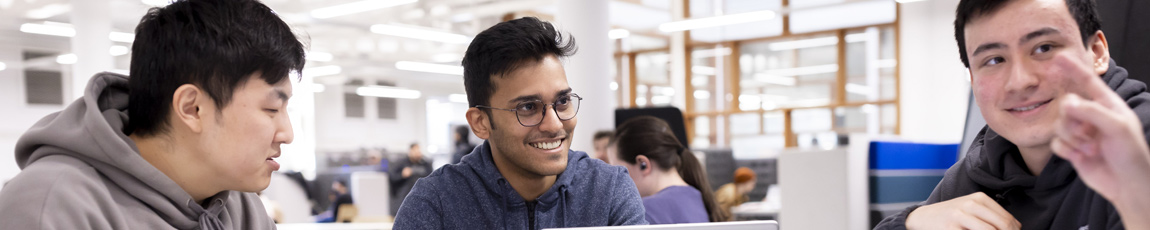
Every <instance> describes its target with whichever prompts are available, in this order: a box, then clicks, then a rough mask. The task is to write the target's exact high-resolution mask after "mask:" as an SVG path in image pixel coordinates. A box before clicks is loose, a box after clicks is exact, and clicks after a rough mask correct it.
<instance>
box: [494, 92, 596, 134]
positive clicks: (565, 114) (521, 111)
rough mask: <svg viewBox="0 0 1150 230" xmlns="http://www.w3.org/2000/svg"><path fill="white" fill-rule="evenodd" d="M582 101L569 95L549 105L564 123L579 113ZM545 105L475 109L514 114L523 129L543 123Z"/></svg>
mask: <svg viewBox="0 0 1150 230" xmlns="http://www.w3.org/2000/svg"><path fill="white" fill-rule="evenodd" d="M580 101H583V97H580V96H579V95H578V94H574V93H569V94H566V95H563V96H560V97H559V98H558V99H555V102H554V103H551V108H552V109H553V110H555V115H558V117H559V120H561V121H566V120H571V119H572V118H575V114H576V113H578V112H579V102H580ZM545 106H547V105H546V104H544V103H543V101H540V100H534V101H525V102H520V103H519V104H517V105H515V108H514V109H501V108H495V107H491V106H484V105H476V106H474V107H476V108H485V109H498V110H503V111H511V112H515V118H517V119H519V124H520V125H523V126H524V127H535V126H537V125H539V124H540V123H543V117H545V116H546V115H547V110H546V107H545Z"/></svg>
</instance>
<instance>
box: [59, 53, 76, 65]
mask: <svg viewBox="0 0 1150 230" xmlns="http://www.w3.org/2000/svg"><path fill="white" fill-rule="evenodd" d="M76 58H77V57H76V54H64V55H60V56H56V63H60V64H65V65H71V64H76Z"/></svg>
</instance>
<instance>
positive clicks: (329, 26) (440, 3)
mask: <svg viewBox="0 0 1150 230" xmlns="http://www.w3.org/2000/svg"><path fill="white" fill-rule="evenodd" d="M71 1H73V0H0V44H5V45H15V46H19V47H20V48H21V49H22V50H27V51H36V52H44V53H56V54H64V53H69V52H70V51H69V50H70V43H69V38H66V37H56V36H49V35H38V34H29V33H23V32H20V31H19V28H20V25H21V24H24V23H40V22H44V21H52V22H63V23H68V22H69V21H70V19H69V18H70V12H71V10H75V9H71V4H70V3H71ZM107 1H108V2H109V4H111V6H110V8H111V12H112V13H111V16H112V18H113V19H112V22H113V25H112V27H113V28H112V30H113V31H119V32H131V31H132V30H133V29H134V28H135V26H136V24H137V22H138V21H139V19H140V17H141V16H143V14H144V13H145V12H146V11H147V9H148V8H150V7H151V6H150V5H147V4H145V3H144V2H142V1H141V0H107ZM355 1H359V0H263V2H264V3H265V4H267V5H268V6H270V7H271V8H272V9H273V10H275V11H276V12H277V13H279V14H280V15H281V17H282V18H283V19H284V20H285V21H286V22H287V23H288V24H289V25H291V26H292V27H293V28H294V30H295V31H296V33H297V35H299V36H300V37H301V39H302V40H304V42H305V44H307V45H308V46H309V48H310V51H318V52H326V53H331V54H332V56H333V60H332V61H328V62H310V63H308V65H309V66H320V65H339V66H341V67H342V69H343V73H342V74H341V75H344V76H349V77H355V78H375V79H395V78H409V79H416V80H420V81H423V80H426V81H432V82H440V81H442V82H461V80H460V79H459V77H458V76H452V75H442V74H427V73H418V72H410V71H402V70H397V69H395V68H394V63H395V62H396V61H420V62H439V63H444V64H454V65H458V64H459V60H460V59H461V58H462V54H463V52H464V50H465V49H466V44H448V43H441V42H433V41H424V40H416V39H410V38H403V37H395V36H387V35H381V34H375V33H371V32H370V30H369V28H370V27H371V25H374V24H402V25H413V26H420V27H429V28H435V29H439V30H443V31H449V32H453V33H458V34H462V35H466V36H474V35H475V34H476V33H478V32H480V31H482V29H485V28H487V27H490V26H491V25H494V24H495V23H498V22H499V21H500V20H501V18H502V17H503V15H505V14H508V13H521V14H522V13H524V12H527V13H537V14H545V15H546V14H550V15H554V13H555V7H554V6H555V1H556V0H420V1H418V2H415V3H411V4H405V5H400V6H394V7H389V8H384V9H379V10H373V11H367V12H363V13H356V14H351V15H345V16H338V17H333V18H327V19H316V18H313V17H312V16H310V14H309V12H310V11H311V10H314V9H317V8H322V7H327V6H333V5H338V4H343V3H349V2H355ZM668 3H669V0H642V1H636V0H613V1H611V2H610V3H609V8H610V9H611V10H610V12H606V13H605V14H604V15H603V16H606V17H610V21H611V22H612V24H613V26H612V27H614V28H625V29H629V30H632V31H633V34H635V33H639V34H644V33H646V34H648V35H658V34H659V33H658V32H656V29H655V28H656V27H657V26H658V25H659V24H661V23H664V22H669V21H670V20H671V18H670V13H669V12H668V11H667V10H666V7H667V5H668ZM30 12H32V13H31V14H30ZM37 13H39V14H41V15H45V16H48V17H46V18H33V17H30V16H35V15H34V14H37ZM45 13H47V14H45ZM41 17H42V16H41ZM603 39H607V38H603ZM114 45H121V46H130V44H128V43H119V42H116V43H115V44H114ZM128 58H130V55H124V56H119V57H117V58H116V59H117V60H116V61H115V62H116V68H121V69H127V67H128V66H127V63H128V60H129V59H128ZM41 59H44V60H35V61H32V60H30V61H27V62H32V63H27V62H26V63H25V65H24V66H25V67H26V68H47V69H51V68H60V66H59V65H58V64H55V63H54V62H52V61H50V60H49V59H51V57H45V58H41Z"/></svg>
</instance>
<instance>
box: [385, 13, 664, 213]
mask: <svg viewBox="0 0 1150 230" xmlns="http://www.w3.org/2000/svg"><path fill="white" fill-rule="evenodd" d="M574 52H575V43H574V41H573V40H571V38H570V37H563V35H562V34H560V33H559V32H558V31H556V30H555V28H554V27H553V26H552V25H551V23H548V22H544V21H540V20H539V19H536V18H533V17H526V18H520V19H515V20H511V21H506V22H502V23H499V24H496V25H495V26H492V27H491V28H488V29H487V30H484V31H483V32H480V33H479V35H477V36H475V40H473V41H472V42H471V45H470V46H468V47H467V53H466V54H465V55H464V57H463V72H464V73H463V81H464V83H463V84H464V88H465V89H466V90H467V101H468V102H469V103H470V105H471V109H468V110H467V114H466V116H467V122H468V124H469V126H470V127H471V131H472V132H473V133H475V135H476V136H478V137H479V138H483V139H485V140H486V141H484V142H483V144H482V145H480V146H479V147H476V148H475V149H474V150H473V151H472V152H471V153H470V154H467V155H466V156H463V159H462V161H461V162H460V163H458V164H451V165H446V166H443V167H442V168H439V169H438V170H435V172H432V173H431V175H430V176H428V177H425V178H423V179H419V181H418V182H416V183H415V188H413V189H412V190H411V193H410V194H408V196H407V198H406V199H404V200H403V204H402V205H401V206H400V208H399V213H398V214H397V215H396V217H395V229H541V228H556V227H579V226H606V225H633V224H647V221H646V220H645V219H644V215H645V212H644V210H643V203H642V200H641V199H640V198H639V191H638V190H637V189H636V188H635V182H633V181H631V178H630V176H628V175H627V170H626V169H625V168H623V167H621V166H610V165H607V163H604V162H603V161H600V160H595V159H592V158H590V157H588V156H587V153H584V152H580V151H573V150H570V146H571V138H572V137H574V136H575V134H574V133H573V132H574V130H575V124H576V121H577V120H578V119H576V117H575V114H576V113H577V112H578V111H579V103H580V101H581V100H582V98H581V97H579V95H577V94H575V93H573V92H572V89H571V87H570V86H568V84H567V75H566V74H565V73H564V71H563V64H562V63H561V62H560V61H559V60H560V58H563V57H567V56H570V55H572V54H574Z"/></svg>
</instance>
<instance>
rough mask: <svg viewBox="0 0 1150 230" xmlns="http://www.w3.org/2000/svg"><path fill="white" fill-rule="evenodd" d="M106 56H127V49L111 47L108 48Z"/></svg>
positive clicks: (125, 47) (124, 47)
mask: <svg viewBox="0 0 1150 230" xmlns="http://www.w3.org/2000/svg"><path fill="white" fill-rule="evenodd" d="M108 54H111V55H112V56H120V55H124V54H128V47H127V46H112V48H108Z"/></svg>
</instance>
